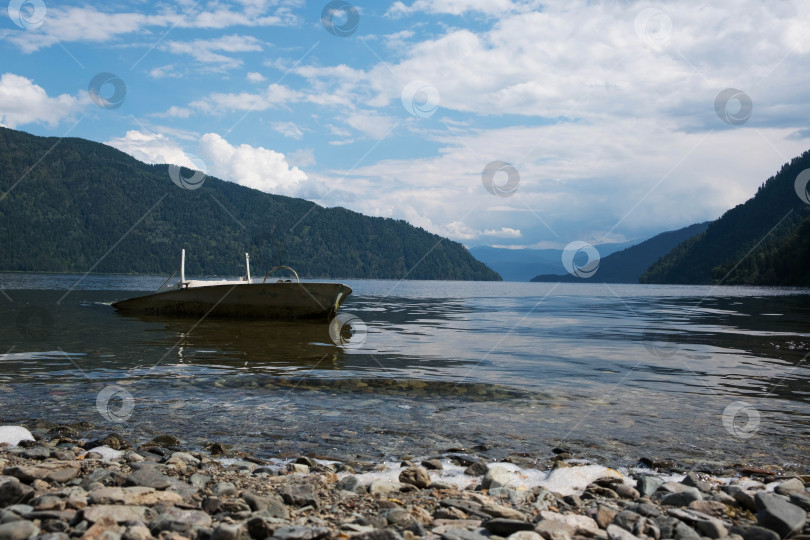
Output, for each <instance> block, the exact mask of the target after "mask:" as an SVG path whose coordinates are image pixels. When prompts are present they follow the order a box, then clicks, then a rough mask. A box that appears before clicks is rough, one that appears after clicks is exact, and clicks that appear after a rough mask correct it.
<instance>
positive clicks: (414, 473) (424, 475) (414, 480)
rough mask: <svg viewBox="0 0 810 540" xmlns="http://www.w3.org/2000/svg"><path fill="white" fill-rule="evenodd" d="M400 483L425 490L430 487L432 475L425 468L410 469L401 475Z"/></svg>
mask: <svg viewBox="0 0 810 540" xmlns="http://www.w3.org/2000/svg"><path fill="white" fill-rule="evenodd" d="M399 481H400V482H401V483H403V484H410V485H412V486H416V487H418V488H419V489H424V488H426V487H428V486H429V485H430V475H429V474H428V472H427V470H426V469H425V468H424V467H408V468H407V469H405V470H404V471H402V472H401V473H399Z"/></svg>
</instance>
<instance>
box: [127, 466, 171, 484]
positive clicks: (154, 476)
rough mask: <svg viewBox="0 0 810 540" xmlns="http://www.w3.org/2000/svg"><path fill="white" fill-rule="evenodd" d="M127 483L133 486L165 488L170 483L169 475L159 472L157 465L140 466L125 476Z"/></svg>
mask: <svg viewBox="0 0 810 540" xmlns="http://www.w3.org/2000/svg"><path fill="white" fill-rule="evenodd" d="M127 483H128V484H131V485H133V486H141V487H150V488H154V489H166V488H167V487H169V486H171V485H172V482H171V480H169V477H168V476H166V475H165V474H163V473H162V472H160V470H158V468H157V467H155V466H150V467H142V468H140V469H138V470H137V471H133V472H132V473H130V474H129V476H127Z"/></svg>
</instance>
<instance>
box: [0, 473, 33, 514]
mask: <svg viewBox="0 0 810 540" xmlns="http://www.w3.org/2000/svg"><path fill="white" fill-rule="evenodd" d="M33 493H34V488H32V487H31V486H27V485H25V484H23V483H21V482H20V481H19V480H18V479H17V478H15V477H13V476H0V507H4V506H8V505H9V504H14V503H17V502H21V501H25V500H28V499H30V498H31V495H32V494H33Z"/></svg>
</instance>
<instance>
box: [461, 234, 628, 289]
mask: <svg viewBox="0 0 810 540" xmlns="http://www.w3.org/2000/svg"><path fill="white" fill-rule="evenodd" d="M634 243H635V242H622V243H616V244H598V245H597V246H596V247H597V249H598V250H599V253H600V254H604V255H605V256H607V255H609V254H611V253H615V252H617V251H620V250H622V249H625V248H627V247H629V246H632V245H633V244H634ZM470 253H471V254H472V256H473V257H475V258H476V259H478V260H479V261H481V262H482V263H484V264H486V265H487V266H489V267H490V268H492V269H493V270H495V271H496V272H498V274H500V276H501V277H502V278H503V279H504V280H505V281H529V280H531V279H532V278H533V277H534V276H536V275H537V274H545V273H548V274H563V273H565V267H564V266H563V264H562V253H563V250H561V249H507V248H496V247H489V246H477V247H473V248H470Z"/></svg>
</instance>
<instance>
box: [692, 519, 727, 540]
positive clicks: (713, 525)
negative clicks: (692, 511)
mask: <svg viewBox="0 0 810 540" xmlns="http://www.w3.org/2000/svg"><path fill="white" fill-rule="evenodd" d="M695 529H696V530H697V531H698V532H700V533H703V536H708V537H709V538H723V537H724V536H728V530H726V527H725V526H724V525H723V522H722V521H720V520H719V519H703V520H700V521H696V522H695Z"/></svg>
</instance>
